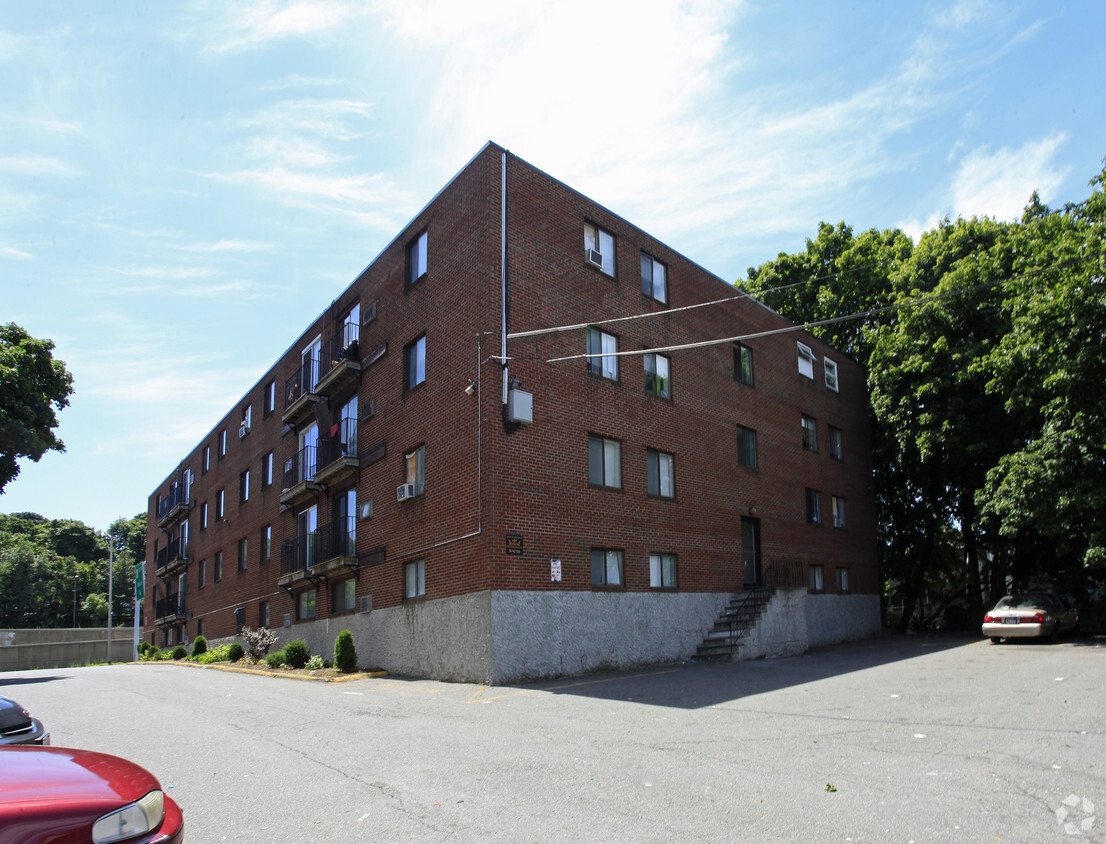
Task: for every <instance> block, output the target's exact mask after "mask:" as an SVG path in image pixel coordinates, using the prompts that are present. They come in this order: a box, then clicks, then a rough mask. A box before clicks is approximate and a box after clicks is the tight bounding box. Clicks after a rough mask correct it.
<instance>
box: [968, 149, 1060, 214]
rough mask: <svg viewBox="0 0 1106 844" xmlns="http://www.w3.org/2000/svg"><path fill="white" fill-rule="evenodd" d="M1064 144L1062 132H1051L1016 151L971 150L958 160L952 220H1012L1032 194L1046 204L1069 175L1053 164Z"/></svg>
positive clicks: (1020, 211)
mask: <svg viewBox="0 0 1106 844" xmlns="http://www.w3.org/2000/svg"><path fill="white" fill-rule="evenodd" d="M1066 140H1067V135H1065V134H1064V133H1063V132H1054V133H1052V134H1051V135H1049V136H1048V137H1046V138H1042V139H1040V140H1038V141H1030V142H1028V143H1025V144H1023V145H1022V146H1021V147H1019V148H1018V149H1010V148H1008V147H1003V148H1001V149H999V150H997V151H996V152H993V153H992V152H990V151H989V150H988V149H987V147H979V148H977V149H974V150H972V151H971V152H969V153H968V154H967V155H966V156H964V158H963V159H962V160H961V162H960V167H959V168H958V170H957V172H956V175H955V177H954V180H953V185H952V208H951V212H952V216H954V217H973V216H984V215H986V216H988V217H993V218H995V219H998V220H1013V219H1016V218H1018V217H1020V216H1021V213H1022V211H1023V210H1024V208H1025V204H1026V203H1027V202H1028V201H1029V197H1030V194H1032V193H1033V191H1035V190H1036V191H1037V192H1038V193H1039V194H1040V196H1041V200H1042V201H1043V202H1046V203H1047V202H1048V201H1049V200H1050V199H1051V198H1052V197H1054V196H1055V194H1056V190H1057V189H1058V188H1059V187H1060V185H1061V183H1062V182H1063V180H1064V178H1065V177H1066V176H1067V174H1068V173H1069V172H1070V168H1069V167H1058V166H1057V165H1056V164H1055V163H1054V160H1055V158H1056V153H1057V152H1058V151H1059V149H1060V147H1061V146H1063V144H1064V142H1065V141H1066Z"/></svg>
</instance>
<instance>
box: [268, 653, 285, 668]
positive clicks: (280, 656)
mask: <svg viewBox="0 0 1106 844" xmlns="http://www.w3.org/2000/svg"><path fill="white" fill-rule="evenodd" d="M265 664H266V665H268V666H269V667H270V668H280V666H282V665H284V651H273V652H272V653H269V654H266V655H265Z"/></svg>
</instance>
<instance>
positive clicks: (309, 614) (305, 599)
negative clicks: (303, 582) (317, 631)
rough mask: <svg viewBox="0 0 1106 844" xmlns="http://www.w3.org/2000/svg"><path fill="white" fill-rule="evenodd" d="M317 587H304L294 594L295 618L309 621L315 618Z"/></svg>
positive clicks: (317, 597) (317, 596)
mask: <svg viewBox="0 0 1106 844" xmlns="http://www.w3.org/2000/svg"><path fill="white" fill-rule="evenodd" d="M318 599H319V590H318V589H304V590H303V591H302V592H300V593H299V595H297V596H296V620H297V621H311V620H312V619H313V618H315V613H316V603H317V601H318Z"/></svg>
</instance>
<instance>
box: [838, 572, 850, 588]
mask: <svg viewBox="0 0 1106 844" xmlns="http://www.w3.org/2000/svg"><path fill="white" fill-rule="evenodd" d="M837 591H838V592H848V591H849V570H848V569H838V570H837Z"/></svg>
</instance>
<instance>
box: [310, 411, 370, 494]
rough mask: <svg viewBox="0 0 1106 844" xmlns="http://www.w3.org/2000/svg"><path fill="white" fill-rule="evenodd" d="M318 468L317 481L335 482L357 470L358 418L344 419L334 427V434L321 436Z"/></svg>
mask: <svg viewBox="0 0 1106 844" xmlns="http://www.w3.org/2000/svg"><path fill="white" fill-rule="evenodd" d="M318 448H319V450H318V454H317V459H318V468H317V469H316V471H315V481H316V482H317V483H321V484H334V483H337V482H339V481H342V480H345V479H346V478H348V477H349V476H350V475H352V474H353V473H354V472H356V471H357V469H358V467H359V466H360V463H359V461H358V459H357V420H356V419H351V418H349V417H347V418H345V419H343V420H342V421H341V422H339V423H338V424H337V425H335V426H334V428H333V429H332V436H329V437H319V447H318Z"/></svg>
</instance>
